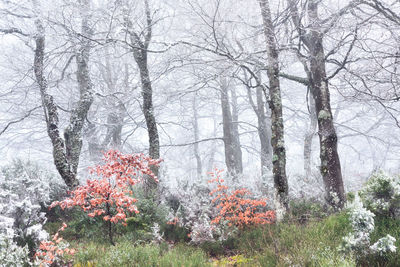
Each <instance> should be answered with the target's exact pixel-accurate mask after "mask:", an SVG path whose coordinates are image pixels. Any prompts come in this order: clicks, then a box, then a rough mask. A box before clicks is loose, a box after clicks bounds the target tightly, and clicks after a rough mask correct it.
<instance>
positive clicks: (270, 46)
mask: <svg viewBox="0 0 400 267" xmlns="http://www.w3.org/2000/svg"><path fill="white" fill-rule="evenodd" d="M259 4H260V8H261V16H262V20H263V30H264V35H265V41H266V44H267V57H268V65H267V73H268V79H269V87H268V89H269V96H270V102H269V107H270V109H271V129H272V137H271V145H272V149H273V158H272V164H273V169H272V172H273V175H274V187H275V190H276V192H275V205H276V211H277V218H278V219H282V217H283V215H284V214H285V213H286V212H287V211H288V209H289V199H288V192H289V187H288V181H287V177H286V149H285V139H284V126H283V117H282V115H283V113H282V99H281V88H280V83H279V58H278V49H277V46H276V43H275V38H276V37H275V31H274V25H273V23H272V18H271V10H270V7H269V1H268V0H259Z"/></svg>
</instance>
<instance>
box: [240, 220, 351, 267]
mask: <svg viewBox="0 0 400 267" xmlns="http://www.w3.org/2000/svg"><path fill="white" fill-rule="evenodd" d="M350 229H351V227H350V225H349V221H348V216H347V215H346V214H344V213H342V214H337V215H332V216H329V217H327V218H325V219H323V220H321V221H315V222H309V223H308V224H306V225H303V224H299V223H281V224H277V225H267V226H265V227H260V228H257V229H255V230H252V231H247V232H245V233H243V234H242V235H241V237H240V238H239V240H238V250H239V251H241V252H242V253H243V252H244V253H246V254H247V255H252V256H253V257H254V258H256V259H257V261H258V263H259V265H260V266H292V265H296V266H329V265H328V264H334V265H330V266H354V264H353V265H352V260H351V259H348V260H346V259H344V258H343V256H342V255H341V254H340V253H339V252H338V251H337V249H336V248H337V247H338V246H339V244H340V242H341V240H342V237H343V236H344V235H346V234H347V233H348V232H349V231H350ZM347 261H348V265H346V264H347V263H346V262H347Z"/></svg>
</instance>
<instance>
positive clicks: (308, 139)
mask: <svg viewBox="0 0 400 267" xmlns="http://www.w3.org/2000/svg"><path fill="white" fill-rule="evenodd" d="M308 102H309V109H310V125H309V127H308V129H307V132H306V134H305V136H304V154H303V155H304V173H305V178H306V179H309V178H310V177H311V175H312V169H311V167H312V166H311V165H312V163H311V159H312V141H313V138H314V135H315V132H316V129H317V123H318V122H317V113H316V111H315V101H314V98H313V97H312V94H310V95H309V96H308Z"/></svg>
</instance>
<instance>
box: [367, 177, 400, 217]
mask: <svg viewBox="0 0 400 267" xmlns="http://www.w3.org/2000/svg"><path fill="white" fill-rule="evenodd" d="M360 196H361V199H362V202H363V204H364V206H365V207H366V208H367V209H368V210H370V211H372V212H373V213H375V214H376V215H382V216H390V217H393V218H397V217H400V177H399V176H389V175H387V174H385V173H384V172H382V171H380V172H376V173H374V174H373V175H372V176H371V177H370V178H369V180H368V181H367V183H366V184H365V186H364V188H363V189H362V190H361V191H360Z"/></svg>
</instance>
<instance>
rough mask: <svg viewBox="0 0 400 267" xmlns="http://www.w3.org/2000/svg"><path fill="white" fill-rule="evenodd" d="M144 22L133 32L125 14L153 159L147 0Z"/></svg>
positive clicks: (150, 183) (156, 150) (156, 145)
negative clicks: (137, 71)
mask: <svg viewBox="0 0 400 267" xmlns="http://www.w3.org/2000/svg"><path fill="white" fill-rule="evenodd" d="M144 5H145V15H146V23H145V28H144V30H143V31H142V32H141V33H137V32H135V30H134V29H133V23H132V21H131V19H130V18H129V15H128V14H126V16H125V24H126V30H127V33H128V35H129V38H130V46H131V48H132V52H133V56H134V58H135V61H136V63H137V66H138V68H139V73H140V81H141V84H142V97H143V106H142V110H143V114H144V117H145V119H146V125H147V132H148V136H149V156H150V157H151V158H153V159H158V158H160V140H159V136H158V129H157V123H156V118H155V115H154V106H153V88H152V82H151V78H150V72H149V67H148V49H149V45H150V42H151V38H152V27H153V23H154V22H153V19H152V16H151V12H150V6H149V1H148V0H144ZM152 171H153V172H154V174H155V175H156V176H158V174H159V172H158V167H153V168H152ZM146 184H147V190H148V191H153V190H154V189H156V187H157V184H156V183H155V181H154V180H153V179H148V180H147V181H146Z"/></svg>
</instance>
